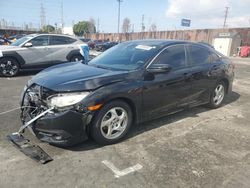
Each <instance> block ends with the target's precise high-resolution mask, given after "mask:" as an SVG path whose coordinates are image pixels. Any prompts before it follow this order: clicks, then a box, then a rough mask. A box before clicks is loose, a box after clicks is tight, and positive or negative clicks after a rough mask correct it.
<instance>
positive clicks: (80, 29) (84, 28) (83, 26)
mask: <svg viewBox="0 0 250 188" xmlns="http://www.w3.org/2000/svg"><path fill="white" fill-rule="evenodd" d="M73 31H74V33H75V35H77V36H83V34H84V33H96V27H95V25H94V23H91V22H89V21H81V22H78V23H77V24H75V25H74V27H73Z"/></svg>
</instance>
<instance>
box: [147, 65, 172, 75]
mask: <svg viewBox="0 0 250 188" xmlns="http://www.w3.org/2000/svg"><path fill="white" fill-rule="evenodd" d="M170 70H171V68H170V67H169V65H168V64H152V65H150V66H149V67H148V68H147V71H148V72H150V73H153V74H157V73H167V72H169V71H170Z"/></svg>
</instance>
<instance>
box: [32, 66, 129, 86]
mask: <svg viewBox="0 0 250 188" xmlns="http://www.w3.org/2000/svg"><path fill="white" fill-rule="evenodd" d="M124 74H128V73H127V71H112V70H108V69H102V68H97V67H93V66H89V65H85V64H82V63H80V62H74V63H65V64H61V65H57V66H53V67H50V68H48V69H45V70H43V71H42V72H40V73H38V74H37V75H36V76H34V77H33V78H32V83H36V84H38V85H40V86H43V87H46V88H48V89H51V90H54V91H84V90H94V89H96V88H98V87H101V86H103V85H107V84H111V83H114V82H119V81H123V80H124V78H125V77H126V76H125V75H124Z"/></svg>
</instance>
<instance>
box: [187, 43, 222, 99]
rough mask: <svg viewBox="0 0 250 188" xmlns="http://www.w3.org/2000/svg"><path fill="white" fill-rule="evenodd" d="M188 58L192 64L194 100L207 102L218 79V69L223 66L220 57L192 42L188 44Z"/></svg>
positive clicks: (192, 92) (192, 94) (192, 93)
mask: <svg viewBox="0 0 250 188" xmlns="http://www.w3.org/2000/svg"><path fill="white" fill-rule="evenodd" d="M187 58H188V63H189V64H190V65H191V66H192V69H191V70H192V73H191V80H192V88H191V96H192V102H193V103H205V102H207V101H208V100H209V97H210V92H211V90H212V88H213V87H214V86H215V84H216V81H217V76H216V75H217V74H216V71H217V70H220V66H221V63H220V61H219V57H218V56H217V55H216V54H215V53H213V52H212V51H211V50H210V49H208V48H206V47H203V46H200V45H195V44H190V45H188V46H187Z"/></svg>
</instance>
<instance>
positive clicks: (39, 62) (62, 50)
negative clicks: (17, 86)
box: [0, 34, 88, 77]
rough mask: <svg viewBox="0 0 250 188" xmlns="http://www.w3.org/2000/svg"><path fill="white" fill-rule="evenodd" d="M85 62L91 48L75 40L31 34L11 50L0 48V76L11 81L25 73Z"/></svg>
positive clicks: (4, 47) (67, 37)
mask: <svg viewBox="0 0 250 188" xmlns="http://www.w3.org/2000/svg"><path fill="white" fill-rule="evenodd" d="M84 59H85V60H87V59H88V46H87V44H85V43H83V42H82V41H81V40H79V39H77V38H75V37H72V36H68V35H57V34H31V35H27V36H25V37H23V38H21V39H19V40H17V41H16V42H14V43H12V44H11V45H9V46H0V74H1V75H2V76H9V77H11V76H15V75H17V74H18V73H19V71H20V70H22V69H34V68H35V69H41V68H46V67H48V66H51V65H55V64H58V63H63V62H68V61H80V60H84Z"/></svg>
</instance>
